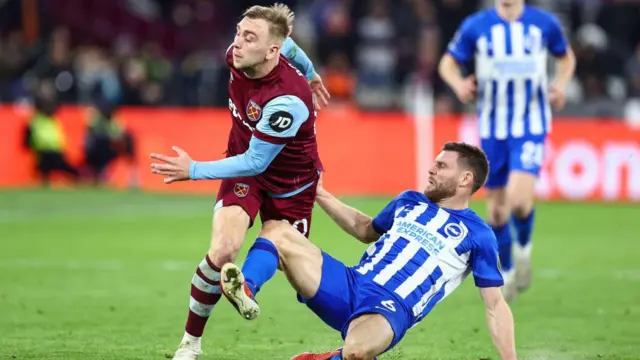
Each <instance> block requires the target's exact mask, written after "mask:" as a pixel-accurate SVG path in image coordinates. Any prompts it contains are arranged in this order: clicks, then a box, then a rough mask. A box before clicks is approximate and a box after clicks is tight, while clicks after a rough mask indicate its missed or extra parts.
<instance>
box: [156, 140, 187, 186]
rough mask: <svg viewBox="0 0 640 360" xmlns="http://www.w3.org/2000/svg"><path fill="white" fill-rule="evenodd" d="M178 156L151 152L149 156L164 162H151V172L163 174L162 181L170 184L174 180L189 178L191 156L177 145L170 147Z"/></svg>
mask: <svg viewBox="0 0 640 360" xmlns="http://www.w3.org/2000/svg"><path fill="white" fill-rule="evenodd" d="M172 149H173V151H175V152H176V153H177V154H178V156H177V157H170V156H166V155H162V154H156V153H152V154H151V158H152V159H156V160H160V161H162V162H164V164H158V163H152V164H151V172H152V173H153V174H158V175H164V176H165V178H164V183H165V184H171V183H172V182H174V181H184V180H189V179H190V177H189V167H190V166H191V162H192V161H193V159H191V156H189V154H187V152H186V151H184V150H182V149H180V148H179V147H177V146H174V147H172Z"/></svg>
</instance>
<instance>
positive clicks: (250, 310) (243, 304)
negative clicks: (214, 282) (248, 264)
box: [220, 263, 260, 320]
mask: <svg viewBox="0 0 640 360" xmlns="http://www.w3.org/2000/svg"><path fill="white" fill-rule="evenodd" d="M220 288H221V289H222V293H223V294H224V296H225V297H226V298H227V299H228V300H229V301H230V302H231V305H233V307H235V308H236V310H238V312H239V313H240V315H242V317H243V318H245V319H247V320H253V319H255V318H257V317H258V315H260V306H259V305H258V302H257V301H256V299H255V297H254V295H253V293H252V292H251V290H250V289H249V287H248V286H247V283H246V282H245V279H244V275H243V274H242V270H240V268H239V267H238V266H236V265H235V264H233V263H227V264H224V266H222V269H221V270H220Z"/></svg>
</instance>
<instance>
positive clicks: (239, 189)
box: [233, 183, 249, 198]
mask: <svg viewBox="0 0 640 360" xmlns="http://www.w3.org/2000/svg"><path fill="white" fill-rule="evenodd" d="M233 192H234V193H235V194H236V196H237V197H239V198H243V197H245V196H247V194H249V185H247V184H244V183H236V184H235V186H234V187H233Z"/></svg>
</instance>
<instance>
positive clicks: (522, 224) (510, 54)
mask: <svg viewBox="0 0 640 360" xmlns="http://www.w3.org/2000/svg"><path fill="white" fill-rule="evenodd" d="M548 53H551V54H552V55H553V56H555V57H556V59H557V61H556V71H555V72H556V75H555V79H554V81H553V82H552V83H551V84H548V83H547V57H548ZM473 58H475V74H473V75H471V76H469V77H466V78H463V77H462V75H461V66H462V65H464V64H466V63H468V62H469V61H471V60H472V59H473ZM574 68H575V58H574V55H573V52H572V51H571V48H570V47H569V46H568V45H567V40H566V39H565V37H564V35H563V33H562V29H561V27H560V24H559V22H558V20H557V19H556V17H555V16H554V15H553V14H551V13H549V12H546V11H544V10H541V9H537V8H535V7H531V6H527V5H525V3H524V0H496V6H495V7H494V8H491V9H487V10H483V11H480V12H478V13H476V14H473V15H471V16H470V17H468V18H467V19H466V20H465V21H464V22H463V23H462V25H461V26H460V29H459V30H458V32H457V34H456V36H455V38H454V39H453V40H451V43H450V44H449V49H448V52H447V54H445V55H444V56H443V58H442V60H441V62H440V69H439V72H440V76H441V77H442V78H443V79H444V80H445V81H446V82H447V84H449V85H450V86H451V88H452V89H453V90H454V91H455V93H456V94H457V96H458V98H459V99H460V100H461V101H462V102H464V103H467V102H470V101H472V99H473V98H474V96H476V95H477V104H478V123H479V129H480V137H481V139H482V140H481V143H482V149H483V150H484V151H485V152H486V154H487V157H488V158H489V161H490V163H491V171H490V172H489V178H488V180H487V184H486V188H487V192H486V195H487V207H488V209H487V213H488V220H487V221H488V223H489V224H490V225H491V227H492V228H493V231H494V233H495V235H496V237H497V239H498V242H499V244H500V263H501V266H502V270H503V275H504V281H505V285H504V288H503V292H504V296H505V298H506V299H507V300H508V301H510V300H512V299H514V298H515V297H516V295H517V294H518V292H521V291H523V290H525V289H527V288H528V287H529V285H530V283H531V249H532V247H531V234H532V231H533V222H534V217H535V212H534V207H533V199H534V190H535V184H536V179H537V176H538V174H539V173H540V167H541V166H542V162H543V158H544V155H543V154H544V145H545V140H546V137H547V133H549V132H550V131H551V107H552V106H553V107H554V108H555V109H557V110H559V109H561V108H562V107H563V106H564V102H565V87H566V86H567V83H568V82H569V80H570V79H571V77H572V76H573V71H574ZM476 82H477V85H478V88H477V90H476ZM547 88H549V90H547ZM510 222H511V224H512V225H513V228H514V230H515V235H516V239H517V242H516V243H515V244H516V246H515V247H513V248H512V244H513V243H514V242H513V239H512V236H511V228H510V226H509V225H510ZM512 256H513V259H512Z"/></svg>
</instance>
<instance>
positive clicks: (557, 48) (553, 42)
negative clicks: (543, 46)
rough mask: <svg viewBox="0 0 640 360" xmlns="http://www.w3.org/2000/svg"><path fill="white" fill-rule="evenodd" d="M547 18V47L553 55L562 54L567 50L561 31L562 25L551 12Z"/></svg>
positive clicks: (565, 40)
mask: <svg viewBox="0 0 640 360" xmlns="http://www.w3.org/2000/svg"><path fill="white" fill-rule="evenodd" d="M549 20H550V22H549V34H548V41H547V47H548V48H549V51H550V52H551V53H552V54H553V55H554V56H558V57H560V56H564V55H565V54H566V53H567V50H568V43H567V38H566V37H565V36H564V32H563V31H562V25H560V21H558V18H557V17H556V16H555V15H553V14H550V15H549Z"/></svg>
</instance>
